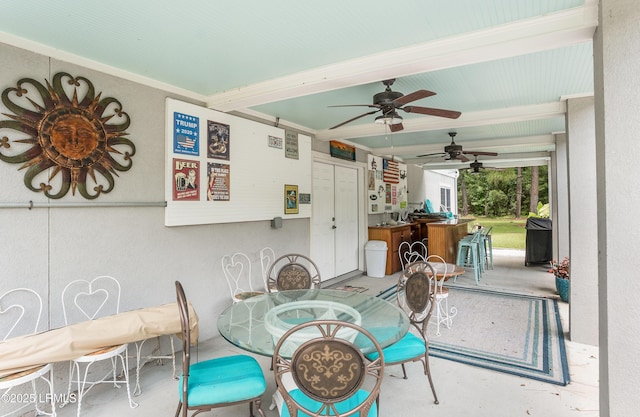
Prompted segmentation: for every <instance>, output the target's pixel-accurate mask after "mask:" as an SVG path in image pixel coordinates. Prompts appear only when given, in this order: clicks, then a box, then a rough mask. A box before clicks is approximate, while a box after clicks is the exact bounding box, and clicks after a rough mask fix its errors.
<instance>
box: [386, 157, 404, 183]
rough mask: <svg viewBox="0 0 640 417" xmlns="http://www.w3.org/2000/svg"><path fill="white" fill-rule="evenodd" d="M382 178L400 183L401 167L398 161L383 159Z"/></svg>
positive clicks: (389, 181)
mask: <svg viewBox="0 0 640 417" xmlns="http://www.w3.org/2000/svg"><path fill="white" fill-rule="evenodd" d="M382 180H383V181H384V182H388V183H390V184H398V183H399V182H400V169H399V168H398V163H397V162H396V161H392V160H390V159H383V160H382Z"/></svg>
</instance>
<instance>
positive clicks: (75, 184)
mask: <svg viewBox="0 0 640 417" xmlns="http://www.w3.org/2000/svg"><path fill="white" fill-rule="evenodd" d="M45 82H46V84H47V85H46V87H45V86H43V85H42V84H41V83H39V82H38V81H36V80H33V79H31V78H23V79H21V80H19V81H18V83H17V86H16V87H11V88H7V89H5V90H4V91H3V92H2V103H3V104H4V105H5V106H6V107H7V109H8V110H9V111H11V112H13V113H14V114H8V113H3V114H4V116H7V117H8V118H9V119H10V120H0V159H1V160H3V161H5V162H8V163H12V164H20V163H22V164H23V165H22V166H21V167H20V168H18V169H19V170H21V169H24V168H27V171H26V173H25V175H24V183H25V185H26V186H27V188H29V189H30V190H31V191H34V192H44V195H46V196H47V197H48V198H52V199H57V198H62V197H63V196H65V195H66V194H67V193H68V192H69V189H71V192H72V194H73V195H75V192H76V189H77V190H78V191H79V193H80V195H82V196H83V197H84V198H86V199H90V200H92V199H95V198H97V197H98V196H99V195H100V194H102V193H108V192H110V191H111V190H113V187H114V185H115V181H114V175H115V176H118V173H117V171H128V170H129V169H130V168H131V166H132V164H133V161H132V160H131V157H132V156H133V155H135V153H136V148H135V146H134V144H133V142H131V140H129V139H127V138H125V136H126V135H128V133H127V132H125V130H126V129H127V128H128V127H129V125H130V122H131V120H130V118H129V115H128V114H127V113H125V112H124V111H122V105H121V104H120V102H119V101H118V100H117V99H115V98H113V97H106V98H103V99H101V98H100V96H101V94H102V93H98V95H97V96H96V95H95V90H94V87H93V84H92V83H91V82H90V81H89V80H88V79H86V78H84V77H73V76H71V75H69V74H67V73H65V72H59V73H57V74H55V75H54V76H53V82H52V83H51V84H50V83H49V81H47V80H45ZM83 92H84V95H83ZM38 94H39V96H40V97H37V95H38ZM79 96H81V97H82V98H79ZM7 130H13V131H15V132H13V134H12V135H10V136H11V137H12V139H10V138H9V137H8V136H7V133H5V132H6V131H7ZM49 169H50V173H49V176H48V178H47V175H46V174H47V173H45V171H47V170H49ZM39 174H42V175H43V177H44V178H46V183H45V182H41V183H40V184H39V186H35V185H34V184H33V183H34V181H36V182H37V181H38V180H37V179H36V177H37V176H38V175H39ZM58 174H60V175H61V177H58V178H56V176H57V175H58ZM87 177H90V178H91V180H92V181H93V183H94V184H95V185H94V186H93V188H92V190H91V191H90V190H89V189H88V188H90V187H91V186H89V187H88V185H87V180H88V179H87ZM54 188H56V189H55V190H54Z"/></svg>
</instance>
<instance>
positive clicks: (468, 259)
mask: <svg viewBox="0 0 640 417" xmlns="http://www.w3.org/2000/svg"><path fill="white" fill-rule="evenodd" d="M481 233H482V232H476V233H474V234H473V236H471V237H470V238H462V239H460V241H459V242H458V256H457V258H456V264H457V265H459V266H463V267H465V268H473V276H474V278H475V280H476V285H478V282H479V281H480V274H481V272H482V260H481V249H480V244H481V239H482V236H481ZM456 279H457V277H455V278H454V279H453V282H455V281H456Z"/></svg>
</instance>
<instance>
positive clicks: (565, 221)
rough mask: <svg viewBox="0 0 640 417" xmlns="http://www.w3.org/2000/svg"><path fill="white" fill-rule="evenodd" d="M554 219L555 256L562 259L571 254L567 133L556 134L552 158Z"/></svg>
mask: <svg viewBox="0 0 640 417" xmlns="http://www.w3.org/2000/svg"><path fill="white" fill-rule="evenodd" d="M551 167H552V177H553V178H554V179H555V181H554V184H553V188H552V198H553V204H552V205H551V207H552V210H553V211H552V219H553V241H554V247H553V256H554V259H562V258H563V257H565V256H569V179H568V177H567V176H568V170H567V135H566V134H564V133H561V134H557V135H556V150H555V152H553V154H552V158H551Z"/></svg>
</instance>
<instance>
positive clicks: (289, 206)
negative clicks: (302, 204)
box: [284, 184, 298, 214]
mask: <svg viewBox="0 0 640 417" xmlns="http://www.w3.org/2000/svg"><path fill="white" fill-rule="evenodd" d="M284 214H298V186H297V185H289V184H287V185H285V186H284Z"/></svg>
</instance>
